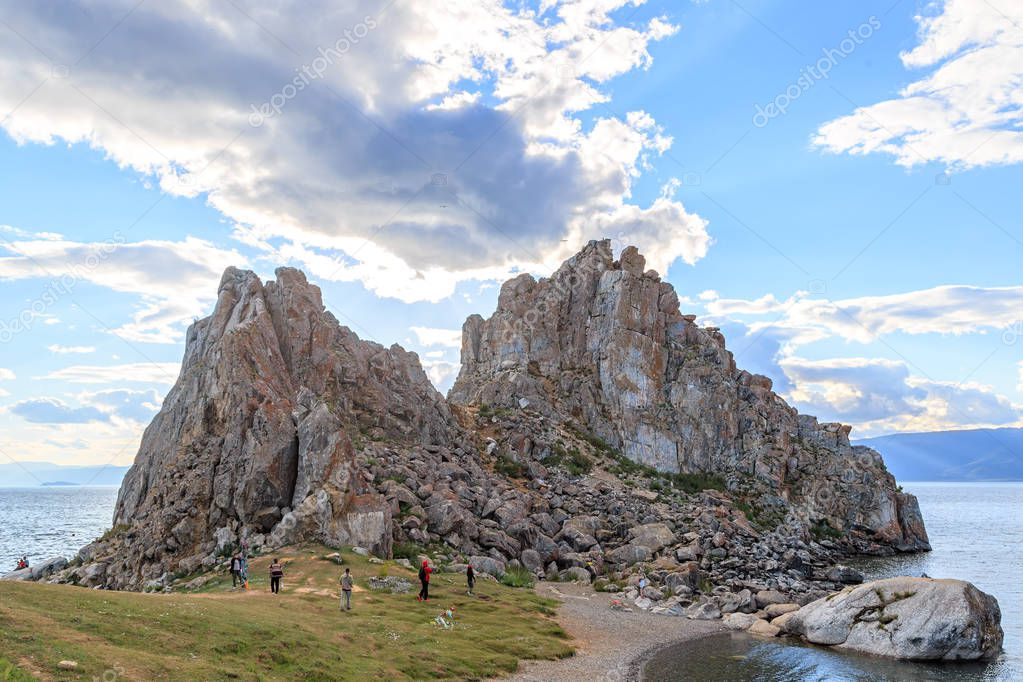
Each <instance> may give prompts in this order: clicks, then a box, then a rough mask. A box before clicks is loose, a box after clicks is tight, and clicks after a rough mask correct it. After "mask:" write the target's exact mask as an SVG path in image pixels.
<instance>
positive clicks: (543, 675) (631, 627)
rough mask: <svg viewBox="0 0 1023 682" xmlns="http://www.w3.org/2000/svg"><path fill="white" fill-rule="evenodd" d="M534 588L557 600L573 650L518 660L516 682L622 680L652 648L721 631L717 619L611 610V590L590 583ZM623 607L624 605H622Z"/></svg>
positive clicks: (628, 677)
mask: <svg viewBox="0 0 1023 682" xmlns="http://www.w3.org/2000/svg"><path fill="white" fill-rule="evenodd" d="M536 591H537V593H538V594H540V595H542V596H544V597H552V598H554V599H558V600H560V601H561V602H562V605H561V607H560V608H559V609H558V616H557V618H558V622H559V623H560V624H561V625H562V627H564V628H565V630H566V631H567V632H568V633H569V634H570V635H571V636H572V639H573V642H572V643H573V645H574V646H575V647H576V654H575V656H572V657H570V658H566V659H562V660H560V661H523V662H522V663H520V664H519V669H518V671H517V672H516V673H514V674H513V675H512V676H511V677H508V678H504V679H507V680H513V681H515V682H558V681H559V680H566V681H569V680H571V681H573V682H575V681H577V680H586V681H587V682H624V681H626V680H637V679H639V675H640V673H641V669H642V665H643V663H644V662H645V661H646V660H647V659H648V658H649V656H650V655H652V654H653V653H654V652H655V651H657V650H659V649H661V648H663V647H665V646H667V645H670V644H675V643H677V642H684V641H688V640H692V639H698V638H700V637H706V636H707V635H712V634H716V633H719V632H723V631H724V628H723V626H722V625H721V622H720V621H695V620H688V619H685V618H678V617H673V616H658V615H654V614H650V613H646V612H641V611H639V610H638V609H634V610H633V612H632V613H628V612H623V611H614V610H612V609H611V606H610V605H611V600H612V599H614V595H611V594H605V593H595V592H593V590H592V588H591V587H590V586H589V585H581V584H569V583H541V584H540V585H538V586H537V588H536ZM626 606H628V604H626Z"/></svg>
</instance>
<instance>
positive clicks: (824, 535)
mask: <svg viewBox="0 0 1023 682" xmlns="http://www.w3.org/2000/svg"><path fill="white" fill-rule="evenodd" d="M810 532H811V533H813V536H814V537H815V538H817V539H818V540H825V539H831V540H837V539H838V538H840V537H842V531H840V530H837V529H835V528H832V527H831V524H830V523H828V520H827V519H822V520H821V521H817V522H816V523H814V524H813V526H811V527H810Z"/></svg>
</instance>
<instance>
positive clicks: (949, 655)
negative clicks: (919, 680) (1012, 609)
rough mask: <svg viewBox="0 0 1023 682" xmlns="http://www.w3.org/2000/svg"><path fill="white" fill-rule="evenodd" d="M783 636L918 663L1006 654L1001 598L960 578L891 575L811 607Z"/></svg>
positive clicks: (792, 620) (801, 612)
mask: <svg viewBox="0 0 1023 682" xmlns="http://www.w3.org/2000/svg"><path fill="white" fill-rule="evenodd" d="M784 627H785V631H786V632H787V633H789V634H794V635H799V636H801V637H802V638H804V639H805V640H806V641H808V642H811V643H814V644H823V645H828V646H834V647H836V648H839V649H847V650H850V651H858V652H862V653H868V654H874V655H878V656H888V657H890V658H899V659H907V660H917V661H962V660H967V661H972V660H987V659H991V658H994V657H996V656H997V655H998V654H999V653H1000V652H1001V650H1002V638H1003V633H1002V627H1001V611H1000V609H999V608H998V601H997V600H996V599H995V598H994V597H992V596H991V595H989V594H985V593H984V592H981V591H980V590H978V589H977V588H976V587H974V586H973V585H972V584H970V583H968V582H965V581H962V580H933V579H930V578H889V579H887V580H878V581H875V582H870V583H865V584H863V585H859V586H857V587H847V588H845V589H844V590H842V591H841V592H837V593H835V594H832V595H829V596H828V597H825V598H824V599H818V600H817V601H815V602H812V603H810V604H807V605H806V606H804V607H803V608H801V609H800V610H799V611H796V612H795V613H793V614H792V615H791V616H789V617H788V618H787V619H786V621H785V622H784Z"/></svg>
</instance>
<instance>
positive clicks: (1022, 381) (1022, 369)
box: [1016, 362, 1023, 392]
mask: <svg viewBox="0 0 1023 682" xmlns="http://www.w3.org/2000/svg"><path fill="white" fill-rule="evenodd" d="M1016 390H1017V391H1020V392H1023V362H1020V363H1019V386H1017V387H1016Z"/></svg>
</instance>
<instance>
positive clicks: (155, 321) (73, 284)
mask: <svg viewBox="0 0 1023 682" xmlns="http://www.w3.org/2000/svg"><path fill="white" fill-rule="evenodd" d="M4 252H6V254H7V255H0V279H26V278H39V279H44V280H46V281H48V282H49V284H48V286H47V289H46V292H45V294H44V297H43V298H42V299H41V300H44V301H48V300H50V299H52V300H54V301H55V300H59V299H61V298H63V297H67V298H69V299H70V298H72V297H73V296H74V293H75V289H76V288H77V287H78V286H79V285H80V284H81V283H82V282H88V283H90V284H94V285H97V286H101V287H105V288H107V289H110V290H112V291H116V292H121V293H129V294H134V295H136V296H138V297H139V304H138V306H137V309H136V312H135V313H134V314H133V315H132V320H131V322H129V323H127V324H124V325H122V326H120V327H114V326H113V321H112V320H111V321H108V320H105V319H104V317H105V311H103V310H88V311H87V312H88V313H90V316H91V317H94V318H96V319H98V320H99V321H100V322H101V323H102V324H103V325H104V326H106V327H107V328H108V329H110V330H111V331H113V332H114V333H116V334H118V335H119V336H121V337H122V338H125V339H127V340H129V341H136V342H153V343H174V342H177V341H179V340H180V339H181V338H182V337H183V330H184V325H185V323H187V322H189V321H191V319H192V318H193V317H196V316H199V315H202V314H204V313H205V312H207V310H208V308H209V306H210V304H211V303H212V302H213V301H214V300H216V296H217V285H218V283H219V282H220V277H221V275H222V274H223V271H224V269H225V268H226V267H227V266H229V265H235V266H245V265H246V259H245V258H244V257H243V256H241V255H240V254H239V253H238V252H237V251H234V250H227V249H221V248H218V247H216V246H214V245H213V244H211V243H210V242H208V241H205V240H203V239H197V238H195V237H187V238H185V239H184V240H182V241H178V242H171V241H158V240H151V241H140V242H126V241H124V239H123V237H121V236H119V235H117V236H115V237H113V238H111V239H110V240H109V241H105V242H92V243H81V242H71V241H64V240H46V239H34V240H22V241H15V242H7V243H2V244H0V254H3V253H4ZM46 297H49V298H46ZM48 321H49V320H47V322H48ZM52 349H53V347H51V350H52ZM54 352H60V351H54Z"/></svg>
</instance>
